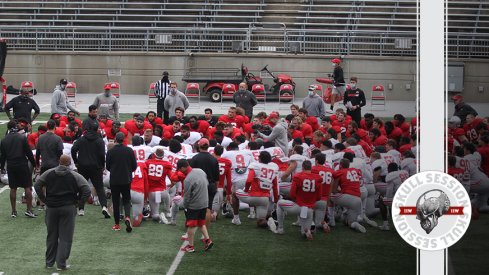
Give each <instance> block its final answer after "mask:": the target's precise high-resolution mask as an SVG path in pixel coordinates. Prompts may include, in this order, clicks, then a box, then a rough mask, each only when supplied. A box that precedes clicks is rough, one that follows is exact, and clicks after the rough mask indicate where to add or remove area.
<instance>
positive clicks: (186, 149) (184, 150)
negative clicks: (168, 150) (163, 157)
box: [178, 143, 194, 155]
mask: <svg viewBox="0 0 489 275" xmlns="http://www.w3.org/2000/svg"><path fill="white" fill-rule="evenodd" d="M181 145H182V149H181V150H180V152H178V153H179V154H182V155H187V154H191V153H192V152H193V151H194V149H193V147H192V145H190V144H185V143H181Z"/></svg>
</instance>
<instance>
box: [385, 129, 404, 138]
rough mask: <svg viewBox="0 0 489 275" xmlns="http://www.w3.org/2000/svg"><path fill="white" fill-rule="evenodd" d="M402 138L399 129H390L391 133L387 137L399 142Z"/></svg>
mask: <svg viewBox="0 0 489 275" xmlns="http://www.w3.org/2000/svg"><path fill="white" fill-rule="evenodd" d="M401 136H402V130H401V128H399V127H394V129H392V132H391V133H390V134H389V135H388V138H390V139H394V140H399V139H400V138H401Z"/></svg>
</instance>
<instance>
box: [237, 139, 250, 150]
mask: <svg viewBox="0 0 489 275" xmlns="http://www.w3.org/2000/svg"><path fill="white" fill-rule="evenodd" d="M248 142H249V141H248V140H245V142H243V143H240V144H239V145H238V148H239V150H246V149H248Z"/></svg>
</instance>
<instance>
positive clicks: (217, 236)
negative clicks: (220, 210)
mask: <svg viewBox="0 0 489 275" xmlns="http://www.w3.org/2000/svg"><path fill="white" fill-rule="evenodd" d="M8 193H9V190H6V191H4V192H3V193H1V194H0V228H1V229H0V232H1V233H2V234H1V236H2V240H1V242H0V243H1V244H2V245H1V246H2V248H3V253H2V256H1V257H0V273H1V272H4V274H51V273H52V272H53V271H52V270H47V269H45V268H44V252H45V237H46V227H45V225H44V213H43V212H42V211H36V212H38V213H39V217H38V218H36V219H30V218H27V217H25V216H23V215H19V217H17V218H16V219H12V218H10V205H9V200H8ZM20 195H21V192H19V194H18V200H20ZM17 205H18V210H17V211H18V212H19V214H21V213H23V211H24V210H25V205H23V204H20V203H18V204H17ZM246 215H247V213H245V212H242V213H241V218H242V222H243V223H242V225H240V226H235V225H233V224H231V222H230V221H231V220H230V219H225V218H222V219H219V220H218V221H217V222H216V223H213V224H212V226H211V229H210V234H211V237H212V238H213V241H214V242H215V246H214V247H213V248H212V250H211V251H209V252H205V253H204V252H203V251H202V250H203V244H201V243H196V252H195V253H193V254H186V255H185V256H184V257H183V259H182V262H181V264H180V265H179V266H178V268H177V272H176V274H326V273H328V274H415V270H416V252H415V249H414V248H411V247H409V246H408V245H407V244H405V243H404V242H403V241H402V239H401V238H400V237H399V236H398V235H397V233H396V232H395V231H393V230H392V231H389V232H382V231H379V230H376V229H375V230H374V229H369V228H367V233H366V234H360V233H356V232H353V231H351V230H350V229H348V228H347V227H345V226H343V225H341V224H338V225H337V226H336V228H335V229H334V230H333V232H332V233H330V234H328V235H326V234H324V233H322V232H319V233H317V234H316V235H315V236H314V237H315V239H314V240H313V241H312V242H308V241H306V240H305V239H304V238H302V237H301V236H300V235H299V232H298V227H293V226H292V225H290V224H291V222H292V221H293V219H292V217H288V218H287V221H286V227H285V230H286V234H285V235H274V234H273V233H271V232H270V231H268V230H264V229H258V228H256V226H255V223H254V221H251V220H248V219H247V218H246ZM178 218H179V219H178V221H177V223H178V224H177V226H176V227H175V226H170V225H161V224H156V223H153V222H152V221H146V222H144V223H143V224H142V226H141V227H139V228H135V230H134V231H133V232H132V233H130V234H128V233H126V232H125V231H124V230H122V231H120V232H114V231H112V230H111V226H112V225H113V220H112V219H110V220H108V219H104V218H103V216H102V214H101V213H100V207H96V206H92V205H87V207H86V214H85V216H84V217H77V219H76V228H75V237H74V243H73V249H72V253H71V257H70V260H69V262H70V264H71V266H72V269H71V270H70V271H68V272H65V273H69V274H165V273H166V272H167V271H168V269H169V267H170V265H171V263H172V261H173V259H174V258H175V256H176V254H177V252H178V249H179V247H180V245H181V244H182V242H181V241H180V236H181V234H182V233H184V229H185V228H184V225H183V218H184V216H183V212H181V213H180V214H179V217H178ZM123 228H124V226H123ZM199 236H200V235H199Z"/></svg>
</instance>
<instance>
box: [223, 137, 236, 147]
mask: <svg viewBox="0 0 489 275" xmlns="http://www.w3.org/2000/svg"><path fill="white" fill-rule="evenodd" d="M231 142H233V140H232V139H230V138H228V137H224V138H223V139H222V142H221V145H222V147H224V148H226V147H228V145H229V144H230V143H231Z"/></svg>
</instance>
